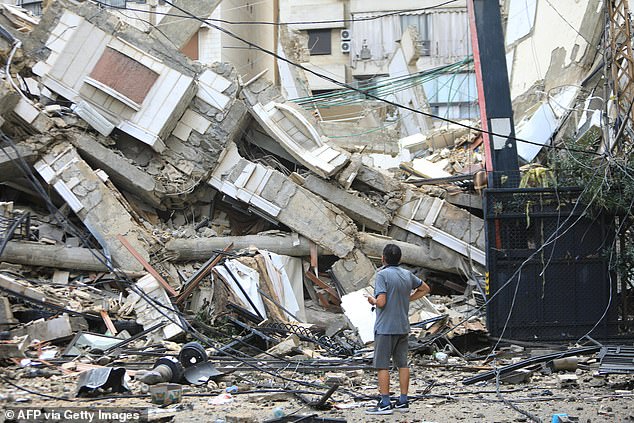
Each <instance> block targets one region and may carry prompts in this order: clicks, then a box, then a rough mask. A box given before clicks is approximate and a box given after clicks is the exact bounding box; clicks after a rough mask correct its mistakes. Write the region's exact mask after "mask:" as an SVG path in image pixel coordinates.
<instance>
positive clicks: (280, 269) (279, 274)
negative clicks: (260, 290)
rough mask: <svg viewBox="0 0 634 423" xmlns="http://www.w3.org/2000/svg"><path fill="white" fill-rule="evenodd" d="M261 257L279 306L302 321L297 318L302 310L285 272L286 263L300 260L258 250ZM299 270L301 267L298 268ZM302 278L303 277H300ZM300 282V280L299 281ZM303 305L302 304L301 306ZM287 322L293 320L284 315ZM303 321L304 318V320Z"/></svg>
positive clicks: (291, 317)
mask: <svg viewBox="0 0 634 423" xmlns="http://www.w3.org/2000/svg"><path fill="white" fill-rule="evenodd" d="M258 251H259V253H260V254H262V257H264V262H265V263H266V271H267V272H268V274H269V278H270V279H271V282H272V283H273V289H275V294H276V295H277V298H278V299H279V300H280V304H281V305H282V306H284V308H285V309H286V310H288V311H290V312H291V313H292V314H293V316H297V318H298V319H302V317H301V316H298V313H299V311H300V310H303V307H302V308H301V309H300V307H299V304H298V301H297V298H298V296H297V295H296V293H295V291H294V290H293V286H292V285H291V282H290V280H289V278H288V274H287V272H286V266H287V263H291V262H292V261H297V260H299V261H300V265H301V259H297V258H295V259H293V258H292V257H287V256H280V255H278V254H275V253H271V252H270V251H263V250H258ZM288 259H291V260H288ZM300 270H301V267H300ZM300 277H303V275H300ZM300 281H301V279H300ZM302 303H303V291H302ZM302 305H303V304H302ZM286 314H287V316H288V318H289V320H291V321H294V320H295V318H294V317H293V316H290V315H289V314H288V313H286ZM304 321H305V318H304Z"/></svg>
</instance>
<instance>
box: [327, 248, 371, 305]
mask: <svg viewBox="0 0 634 423" xmlns="http://www.w3.org/2000/svg"><path fill="white" fill-rule="evenodd" d="M331 270H332V274H333V276H334V277H335V279H336V280H337V282H338V283H339V285H340V286H341V288H342V289H343V292H344V294H348V293H350V292H354V291H357V290H359V289H361V288H365V287H366V286H368V285H370V284H371V283H372V281H373V280H374V276H375V273H376V269H375V267H374V264H373V263H372V261H371V260H370V259H369V258H368V257H367V256H366V255H365V254H364V253H363V252H362V251H361V250H360V249H358V248H355V249H354V250H352V251H351V252H350V254H348V255H347V256H346V257H344V258H342V259H341V260H338V261H337V262H336V263H335V264H333V265H332V268H331Z"/></svg>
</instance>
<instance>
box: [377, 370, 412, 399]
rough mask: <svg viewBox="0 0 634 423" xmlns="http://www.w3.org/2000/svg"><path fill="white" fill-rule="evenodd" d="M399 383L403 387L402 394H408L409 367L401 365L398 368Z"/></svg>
mask: <svg viewBox="0 0 634 423" xmlns="http://www.w3.org/2000/svg"><path fill="white" fill-rule="evenodd" d="M388 383H389V382H388ZM398 384H399V387H400V388H401V396H403V395H405V396H407V392H408V390H409V367H400V368H399V369H398ZM379 386H380V382H379Z"/></svg>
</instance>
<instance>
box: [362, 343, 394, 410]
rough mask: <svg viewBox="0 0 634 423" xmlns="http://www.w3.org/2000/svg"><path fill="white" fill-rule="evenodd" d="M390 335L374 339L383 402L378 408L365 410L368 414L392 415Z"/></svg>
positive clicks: (381, 401)
mask: <svg viewBox="0 0 634 423" xmlns="http://www.w3.org/2000/svg"><path fill="white" fill-rule="evenodd" d="M391 348H392V346H391V337H390V335H378V334H377V335H375V337H374V368H375V369H376V371H377V378H378V382H379V394H381V400H380V401H379V403H378V404H377V405H376V407H373V408H369V409H367V410H365V412H366V414H392V404H390V371H389V370H388V369H389V368H390V350H391Z"/></svg>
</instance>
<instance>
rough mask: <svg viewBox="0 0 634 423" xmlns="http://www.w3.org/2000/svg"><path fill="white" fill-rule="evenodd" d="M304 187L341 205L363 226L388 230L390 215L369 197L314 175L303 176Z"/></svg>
mask: <svg viewBox="0 0 634 423" xmlns="http://www.w3.org/2000/svg"><path fill="white" fill-rule="evenodd" d="M302 187H304V188H306V189H307V190H309V191H311V192H312V193H314V194H317V195H319V196H320V197H321V198H323V199H324V200H327V201H329V202H330V203H332V204H334V205H335V206H337V207H339V208H340V209H341V210H343V211H344V212H346V214H347V215H348V216H350V217H351V218H352V219H353V220H354V221H356V222H357V223H359V224H360V225H361V226H362V227H367V228H369V229H373V230H376V231H386V230H387V227H388V225H389V223H390V216H389V215H388V213H387V212H385V211H384V210H381V209H380V208H379V207H377V206H375V205H373V204H370V202H369V201H368V200H367V199H365V198H363V197H359V196H356V195H354V194H353V193H351V192H348V191H345V190H343V189H341V188H338V187H337V186H335V185H333V184H331V183H329V182H327V181H325V180H323V179H321V178H319V177H317V176H314V175H308V176H307V177H306V178H303V181H302Z"/></svg>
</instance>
